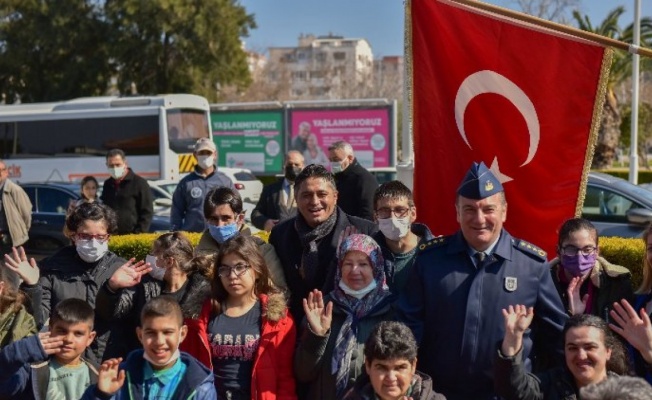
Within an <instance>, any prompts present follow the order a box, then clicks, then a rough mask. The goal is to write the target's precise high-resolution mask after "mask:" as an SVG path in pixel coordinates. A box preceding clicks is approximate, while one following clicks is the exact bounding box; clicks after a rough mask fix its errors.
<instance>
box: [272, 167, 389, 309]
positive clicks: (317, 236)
mask: <svg viewBox="0 0 652 400" xmlns="http://www.w3.org/2000/svg"><path fill="white" fill-rule="evenodd" d="M294 184H295V186H296V188H297V189H296V192H297V193H296V199H297V208H298V210H299V213H298V214H297V215H296V216H295V217H294V218H290V219H288V220H285V221H283V222H281V223H279V224H278V225H276V226H275V227H274V229H272V233H271V235H270V237H269V243H271V244H272V246H274V249H275V250H276V253H277V254H278V257H279V259H280V260H281V265H282V266H283V271H284V272H285V280H286V282H287V284H288V289H289V290H290V293H291V297H290V299H291V300H290V311H291V312H292V316H293V317H294V318H295V321H301V320H302V318H303V306H302V299H303V298H305V297H307V295H308V292H310V291H311V290H313V289H319V290H321V291H322V292H323V293H328V292H330V291H331V290H333V281H334V277H335V270H336V268H337V257H336V254H337V246H338V244H339V242H340V241H341V236H342V233H344V234H346V232H349V233H350V231H351V228H352V227H353V228H355V230H356V231H357V233H364V234H366V235H372V234H373V233H375V232H376V230H377V228H376V225H375V224H373V223H372V222H370V221H366V220H363V219H361V218H357V217H352V216H350V215H347V214H346V213H345V212H344V211H342V209H341V208H339V207H338V206H337V204H336V203H337V197H338V193H337V190H336V189H335V181H334V180H333V175H332V174H331V173H329V172H328V171H327V170H326V168H324V167H323V166H322V165H317V164H311V165H308V166H307V167H306V168H304V169H303V171H301V173H300V174H299V176H297V179H296V180H295V183H294ZM347 228H348V229H347Z"/></svg>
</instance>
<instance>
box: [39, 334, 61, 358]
mask: <svg viewBox="0 0 652 400" xmlns="http://www.w3.org/2000/svg"><path fill="white" fill-rule="evenodd" d="M38 340H39V342H41V347H43V350H45V354H47V355H52V354H56V353H58V352H60V351H61V347H63V336H51V333H50V332H42V333H39V334H38Z"/></svg>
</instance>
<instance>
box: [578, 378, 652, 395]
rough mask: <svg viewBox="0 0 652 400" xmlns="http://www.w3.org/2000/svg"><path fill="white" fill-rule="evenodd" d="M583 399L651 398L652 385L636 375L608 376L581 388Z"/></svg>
mask: <svg viewBox="0 0 652 400" xmlns="http://www.w3.org/2000/svg"><path fill="white" fill-rule="evenodd" d="M580 398H581V399H582V400H649V399H652V386H650V384H649V383H647V381H646V380H645V379H643V378H639V377H634V376H608V377H607V379H605V380H603V381H601V382H598V383H592V384H590V385H587V386H584V387H583V388H581V389H580Z"/></svg>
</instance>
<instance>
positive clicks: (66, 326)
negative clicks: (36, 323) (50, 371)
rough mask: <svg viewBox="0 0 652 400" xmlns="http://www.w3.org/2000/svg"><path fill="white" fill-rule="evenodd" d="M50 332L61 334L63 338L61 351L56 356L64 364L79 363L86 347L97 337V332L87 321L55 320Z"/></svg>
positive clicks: (56, 334) (54, 334)
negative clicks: (69, 321)
mask: <svg viewBox="0 0 652 400" xmlns="http://www.w3.org/2000/svg"><path fill="white" fill-rule="evenodd" d="M50 332H52V334H51V335H52V336H60V337H61V339H62V340H63V346H62V347H61V351H60V352H59V353H56V354H55V356H54V357H55V358H56V360H57V362H59V364H62V365H75V364H78V363H79V362H80V357H81V355H82V354H83V353H84V350H86V347H88V346H90V345H91V343H92V342H93V339H95V332H94V331H93V330H92V329H91V327H90V325H89V324H88V323H87V322H75V323H68V322H64V321H55V322H54V323H53V324H52V325H51V326H50Z"/></svg>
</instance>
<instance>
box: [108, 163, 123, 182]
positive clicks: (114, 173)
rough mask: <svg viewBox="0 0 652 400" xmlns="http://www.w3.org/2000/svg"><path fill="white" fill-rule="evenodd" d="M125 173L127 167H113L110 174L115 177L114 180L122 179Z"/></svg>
mask: <svg viewBox="0 0 652 400" xmlns="http://www.w3.org/2000/svg"><path fill="white" fill-rule="evenodd" d="M124 173H125V167H124V166H122V167H113V168H109V174H111V176H112V177H113V179H120V178H121V177H122V175H124Z"/></svg>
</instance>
